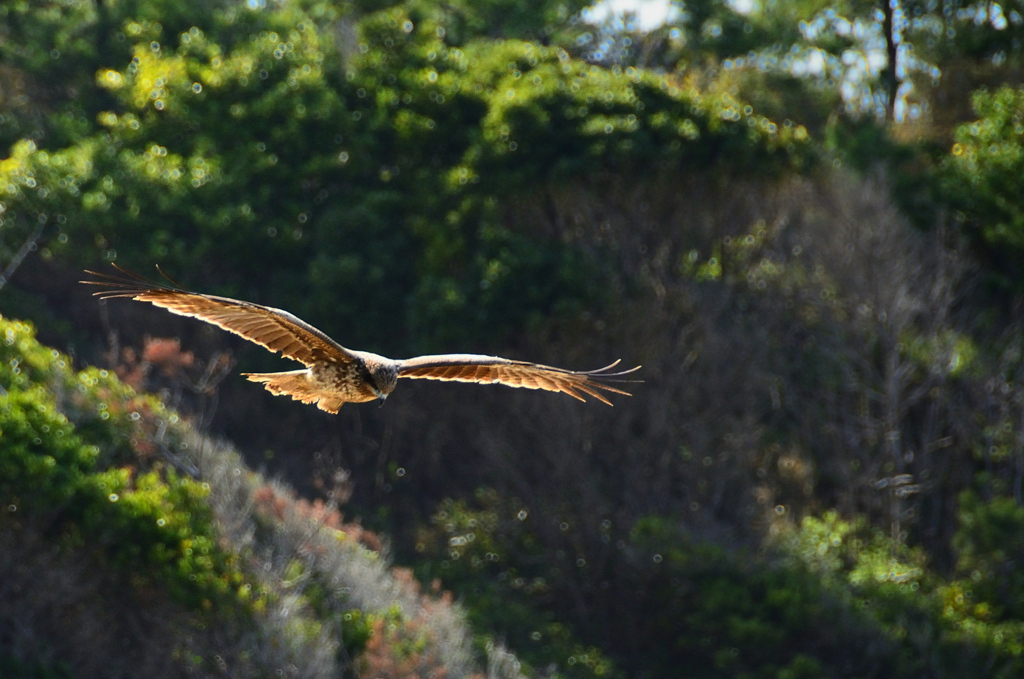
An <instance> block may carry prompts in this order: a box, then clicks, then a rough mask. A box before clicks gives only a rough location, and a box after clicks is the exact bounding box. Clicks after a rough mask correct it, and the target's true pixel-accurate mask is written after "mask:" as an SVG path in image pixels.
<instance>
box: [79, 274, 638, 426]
mask: <svg viewBox="0 0 1024 679" xmlns="http://www.w3.org/2000/svg"><path fill="white" fill-rule="evenodd" d="M114 267H115V268H116V269H117V270H118V271H119V272H120V273H121V274H123V275H110V274H103V273H96V272H94V271H86V273H89V274H92V275H93V276H96V277H98V278H99V280H89V281H82V282H83V283H88V284H91V285H100V286H103V287H104V288H106V289H105V290H101V291H99V292H97V293H95V294H96V295H97V296H99V297H100V298H102V299H110V298H116V297H127V298H130V299H134V300H139V301H141V302H149V303H150V304H154V305H156V306H158V307H161V308H164V309H167V310H168V311H170V312H172V313H175V314H178V315H180V316H190V317H192V318H198V319H200V320H203V321H206V322H207V323H212V324H213V325H216V326H218V327H220V328H223V329H224V330H227V331H228V332H232V333H234V334H236V335H240V336H242V337H244V338H245V339H247V340H249V341H250V342H253V343H255V344H258V345H260V346H262V347H264V348H266V349H269V350H270V351H272V352H281V354H282V355H283V356H286V357H287V358H291V359H294V360H296V361H299V362H300V363H302V364H304V365H305V366H306V367H305V368H304V369H302V370H291V371H288V372H279V373H244V375H245V377H247V378H249V379H250V380H252V381H253V382H260V383H262V384H263V385H264V387H266V388H267V390H268V391H270V392H271V393H273V394H287V395H289V396H291V397H292V398H294V399H296V400H297V401H302V402H303V403H316V404H317V407H319V408H320V409H321V410H326V411H327V412H329V413H336V412H338V409H339V408H341V406H342V405H343V404H345V403H361V402H365V401H372V400H374V399H379V400H380V401H381V402H382V403H383V401H384V399H386V398H387V397H388V394H390V393H391V392H392V390H394V388H395V385H396V384H397V383H398V379H399V378H403V377H408V378H411V379H426V380H451V381H456V382H476V383H479V384H490V383H497V384H504V385H506V386H509V387H523V388H526V389H544V390H546V391H554V392H561V393H563V394H568V395H569V396H572V397H573V398H577V399H579V400H581V401H585V400H586V399H585V398H584V394H585V395H588V396H593V397H594V398H596V399H597V400H599V401H601V402H603V403H607V404H608V405H612V404H611V401H609V400H608V399H607V398H606V397H605V395H604V394H602V393H601V392H602V391H604V392H610V393H614V394H625V395H627V396H628V395H629V392H627V391H623V390H622V389H619V388H617V387H614V386H612V385H611V384H609V382H612V383H621V382H628V381H631V380H627V379H624V376H626V375H629V374H630V373H632V372H634V371H636V370H639V368H640V367H639V366H637V367H636V368H633V369H631V370H624V371H621V372H609V371H610V370H611V369H612V368H614V367H615V366H616V365H618V364H619V361H615V363H612V364H611V365H609V366H606V367H604V368H601V369H599V370H589V371H584V372H576V371H572V370H564V369H562V368H552V367H550V366H546V365H539V364H537V363H529V362H527V361H513V360H509V359H507V358H499V357H497V356H483V355H480V354H441V355H437V356H417V357H416V358H407V359H403V360H394V359H390V358H385V357H384V356H378V355H377V354H372V353H370V352H368V351H354V350H352V349H346V348H345V347H343V346H341V345H340V344H338V343H337V342H335V341H334V340H332V339H331V338H330V337H328V336H327V335H326V334H324V333H323V332H321V331H320V330H317V329H316V328H314V327H313V326H312V325H310V324H309V323H306V322H305V321H303V320H301V319H299V318H297V317H296V316H293V315H292V314H290V313H288V312H287V311H282V310H281V309H274V308H272V307H266V306H261V305H259V304H253V303H251V302H243V301H240V300H236V299H230V298H228V297H217V296H214V295H204V294H201V293H197V292H189V291H188V290H185V289H183V288H181V287H180V286H178V285H177V284H176V283H174V282H173V281H171V279H170V278H168V277H167V276H166V274H165V275H164V277H165V278H167V280H168V281H169V282H170V283H172V285H173V287H172V285H164V284H160V283H154V282H152V281H149V280H146V279H145V278H143V277H142V276H139V275H138V274H134V273H132V272H130V271H128V270H127V269H124V268H122V267H119V266H117V265H116V264H115V265H114ZM157 269H158V270H159V267H157ZM160 273H161V274H163V272H162V271H161V272H160Z"/></svg>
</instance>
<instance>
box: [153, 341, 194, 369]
mask: <svg viewBox="0 0 1024 679" xmlns="http://www.w3.org/2000/svg"><path fill="white" fill-rule="evenodd" d="M142 360H143V361H146V362H147V363H152V364H153V365H155V366H157V367H159V368H160V372H162V373H163V374H164V375H167V376H168V377H175V376H177V375H178V374H179V373H180V372H181V369H182V368H190V367H192V366H193V365H194V364H195V356H194V355H193V354H192V352H191V351H185V352H183V351H182V350H181V340H179V339H178V338H177V337H149V336H147V337H146V339H145V347H144V348H143V350H142Z"/></svg>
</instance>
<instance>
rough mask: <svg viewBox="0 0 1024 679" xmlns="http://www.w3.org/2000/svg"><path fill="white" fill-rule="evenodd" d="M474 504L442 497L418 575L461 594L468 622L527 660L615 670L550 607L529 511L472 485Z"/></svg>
mask: <svg viewBox="0 0 1024 679" xmlns="http://www.w3.org/2000/svg"><path fill="white" fill-rule="evenodd" d="M474 504H476V505H478V507H479V508H474V507H471V506H469V505H468V504H467V503H466V502H464V501H462V500H445V501H444V502H442V503H441V506H440V507H439V508H438V511H437V512H436V513H435V514H434V516H433V517H431V525H430V526H429V527H427V526H423V527H421V529H420V532H419V534H418V536H417V542H418V543H419V545H420V546H419V547H418V548H417V549H418V551H419V552H420V554H421V559H420V560H419V561H418V564H417V567H416V574H417V576H418V577H419V579H420V580H421V581H424V582H430V581H431V580H433V579H434V578H439V579H440V582H441V583H443V585H444V587H445V588H449V589H452V590H453V591H455V592H456V593H457V594H458V595H459V597H460V598H462V599H463V601H464V602H465V605H466V607H467V612H468V614H469V618H470V621H471V622H472V623H473V625H474V628H475V629H477V630H480V631H482V632H484V633H486V634H487V635H489V636H497V637H499V638H501V639H502V640H503V641H504V642H505V643H506V644H508V645H509V646H510V647H511V648H512V649H513V650H514V651H515V652H516V655H517V656H518V657H519V658H520V660H522V661H524V662H526V663H528V664H529V665H532V666H534V667H538V668H539V667H546V666H549V665H551V664H552V663H554V664H555V665H556V666H557V668H558V676H564V677H579V678H583V677H606V678H607V677H616V676H620V672H619V670H618V669H617V668H616V667H615V664H614V663H613V662H612V661H611V660H610V659H609V658H608V657H607V655H606V653H605V652H604V651H602V650H601V649H599V648H597V647H595V646H593V645H589V644H586V643H583V642H581V641H580V639H579V638H578V635H577V634H576V633H574V631H573V630H572V628H571V626H569V625H567V624H566V623H565V622H562V621H559V620H557V619H556V617H555V616H554V615H553V611H552V610H551V607H550V605H549V604H550V600H551V596H552V594H553V589H552V586H551V584H549V579H550V575H549V574H548V573H546V572H545V571H546V570H547V569H546V568H545V567H544V563H545V559H544V555H543V554H542V552H541V551H540V549H539V541H538V540H537V538H536V536H535V535H534V534H533V533H532V532H531V531H532V530H533V528H532V527H531V525H530V521H529V516H528V512H526V511H525V510H523V509H522V508H521V507H519V506H518V505H517V504H516V503H515V502H514V501H512V502H508V501H502V500H501V498H499V497H498V495H497V494H496V493H495V492H494V491H492V490H490V489H478V490H477V492H476V502H475V503H474ZM483 641H484V640H483V639H481V645H482V644H483Z"/></svg>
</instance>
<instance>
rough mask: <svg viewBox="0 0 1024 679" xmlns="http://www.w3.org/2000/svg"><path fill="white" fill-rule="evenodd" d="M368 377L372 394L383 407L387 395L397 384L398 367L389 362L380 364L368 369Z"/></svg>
mask: <svg viewBox="0 0 1024 679" xmlns="http://www.w3.org/2000/svg"><path fill="white" fill-rule="evenodd" d="M370 377H371V379H372V381H373V384H372V385H371V386H372V388H373V393H374V394H376V395H377V399H378V400H379V401H380V403H381V405H384V401H385V399H387V397H388V394H390V393H391V392H392V391H394V390H395V385H397V384H398V367H397V366H395V365H393V364H392V363H390V362H388V363H380V364H378V365H375V366H373V367H372V368H371V369H370Z"/></svg>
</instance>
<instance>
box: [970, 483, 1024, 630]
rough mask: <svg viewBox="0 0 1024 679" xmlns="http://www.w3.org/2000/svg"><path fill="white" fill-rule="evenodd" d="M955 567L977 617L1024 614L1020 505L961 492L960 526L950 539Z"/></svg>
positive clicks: (1022, 510) (1023, 512)
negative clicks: (965, 581) (963, 579)
mask: <svg viewBox="0 0 1024 679" xmlns="http://www.w3.org/2000/svg"><path fill="white" fill-rule="evenodd" d="M953 545H954V547H955V548H956V551H957V556H958V559H957V571H958V572H960V573H961V574H963V575H964V576H965V577H966V578H967V579H968V580H969V581H970V583H971V587H970V589H971V591H972V592H973V598H974V600H975V602H976V603H975V606H976V610H977V612H978V613H979V617H982V618H983V619H991V620H1011V619H1015V620H1017V621H1020V620H1024V573H1022V572H1021V569H1020V568H1019V567H1018V566H1017V564H1019V563H1020V561H1021V559H1022V558H1024V507H1021V506H1020V504H1018V503H1017V502H1015V501H1014V500H1013V498H1009V497H994V498H992V499H991V500H990V501H989V502H983V501H982V500H981V498H979V497H978V495H977V494H976V493H973V492H970V491H966V492H964V493H963V494H962V495H961V496H960V527H959V530H957V534H956V537H955V539H954V542H953Z"/></svg>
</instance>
